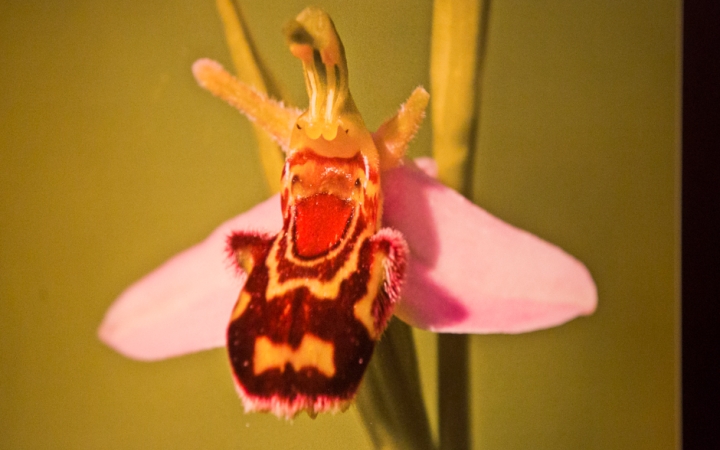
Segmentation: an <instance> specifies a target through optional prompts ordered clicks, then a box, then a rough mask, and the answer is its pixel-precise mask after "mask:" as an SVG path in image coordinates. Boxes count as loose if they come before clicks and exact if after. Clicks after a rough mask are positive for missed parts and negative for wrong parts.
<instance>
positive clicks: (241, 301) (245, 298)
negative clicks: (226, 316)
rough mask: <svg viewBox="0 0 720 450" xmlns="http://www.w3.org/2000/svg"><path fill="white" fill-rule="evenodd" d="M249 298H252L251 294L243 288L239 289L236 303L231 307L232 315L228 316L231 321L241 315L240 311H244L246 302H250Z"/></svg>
mask: <svg viewBox="0 0 720 450" xmlns="http://www.w3.org/2000/svg"><path fill="white" fill-rule="evenodd" d="M250 300H252V296H250V294H248V293H247V292H245V289H243V290H241V291H240V295H239V296H238V301H237V304H236V305H235V308H233V312H232V317H230V321H231V322H232V321H234V320H235V319H237V318H238V317H240V316H242V313H244V312H245V309H247V306H248V304H250Z"/></svg>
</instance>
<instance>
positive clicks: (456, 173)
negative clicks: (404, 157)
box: [430, 0, 481, 192]
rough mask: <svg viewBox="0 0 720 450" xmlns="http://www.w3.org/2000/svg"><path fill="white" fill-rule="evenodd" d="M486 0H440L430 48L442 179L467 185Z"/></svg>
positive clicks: (458, 186) (435, 147) (460, 186)
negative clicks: (481, 26) (481, 32)
mask: <svg viewBox="0 0 720 450" xmlns="http://www.w3.org/2000/svg"><path fill="white" fill-rule="evenodd" d="M480 5H481V2H479V1H477V0H436V1H435V3H434V6H433V24H432V46H431V53H430V88H431V89H430V90H431V91H432V93H433V101H432V105H431V108H432V128H433V157H434V158H435V159H436V161H437V163H438V168H439V178H440V180H441V181H442V182H443V183H445V184H446V185H447V186H450V187H451V188H453V189H455V190H457V191H461V192H462V191H463V190H464V183H465V170H466V165H465V163H466V161H467V160H468V154H469V149H470V145H471V144H472V142H470V137H471V136H470V130H471V126H472V122H473V120H474V118H475V95H476V94H475V86H476V69H477V43H478V30H479V24H480V12H481V7H480Z"/></svg>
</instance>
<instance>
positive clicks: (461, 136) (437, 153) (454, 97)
mask: <svg viewBox="0 0 720 450" xmlns="http://www.w3.org/2000/svg"><path fill="white" fill-rule="evenodd" d="M482 12H483V8H482V1H480V0H435V3H434V6H433V24H432V48H431V59H430V84H431V93H432V102H431V105H432V126H433V156H434V157H435V161H436V162H437V164H438V178H439V179H440V181H442V182H443V183H444V184H445V185H447V186H449V187H452V188H453V189H455V190H456V191H458V192H460V193H462V194H465V195H466V196H467V195H468V193H469V183H470V176H469V170H470V167H469V164H468V162H469V160H470V157H471V148H472V145H473V142H472V141H473V132H472V131H473V126H474V124H475V121H476V119H477V105H476V101H475V97H476V85H477V67H478V43H479V36H480V24H481V21H482V17H481V16H482ZM468 347H469V339H468V337H467V336H466V335H451V334H441V335H439V336H438V389H439V392H438V417H439V419H438V420H439V426H438V429H439V437H440V449H441V450H465V449H468V448H470V427H469V418H470V406H469V371H468V367H469V365H468Z"/></svg>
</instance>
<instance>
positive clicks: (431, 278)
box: [383, 166, 597, 333]
mask: <svg viewBox="0 0 720 450" xmlns="http://www.w3.org/2000/svg"><path fill="white" fill-rule="evenodd" d="M383 176H384V178H383V192H384V194H385V211H384V223H385V225H387V226H390V227H393V228H396V229H398V230H400V231H401V232H402V233H403V235H404V236H405V239H406V240H407V242H408V244H409V246H410V249H411V254H410V263H409V267H408V269H409V272H408V274H407V277H406V283H405V286H404V287H403V292H402V300H401V301H400V302H399V303H398V305H397V308H396V309H395V314H396V315H397V316H398V317H400V318H401V319H402V320H403V321H405V322H407V323H409V324H411V325H413V326H416V327H420V328H425V329H429V330H433V331H438V332H451V333H521V332H525V331H532V330H537V329H541V328H547V327H552V326H555V325H559V324H561V323H564V322H566V321H568V320H571V319H573V318H575V317H577V316H578V315H584V314H591V313H592V312H593V311H594V310H595V306H596V303H597V292H596V288H595V284H594V282H593V280H592V277H591V276H590V273H589V272H588V270H587V269H586V268H585V266H584V265H583V264H582V263H581V262H580V261H578V260H577V259H575V258H573V257H572V256H570V255H568V254H567V253H565V252H564V251H563V250H561V249H560V248H558V247H556V246H554V245H552V244H550V243H548V242H545V241H543V240H542V239H540V238H538V237H536V236H534V235H532V234H530V233H528V232H526V231H523V230H520V229H518V228H515V227H513V226H511V225H509V224H507V223H505V222H503V221H501V220H500V219H498V218H496V217H493V216H492V215H490V214H489V213H487V212H486V211H484V210H482V209H480V208H478V207H477V206H475V205H474V204H472V203H470V202H469V201H467V200H466V199H465V198H464V197H462V196H461V195H459V194H457V193H456V192H455V191H453V190H452V189H449V188H447V187H445V186H443V185H442V184H440V183H438V182H436V181H434V180H432V179H431V178H429V177H428V176H427V175H425V174H424V173H422V172H421V171H420V170H418V169H415V168H412V167H410V166H403V167H399V168H396V169H393V170H390V171H388V172H386V173H384V174H383Z"/></svg>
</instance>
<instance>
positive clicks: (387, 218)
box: [99, 8, 597, 417]
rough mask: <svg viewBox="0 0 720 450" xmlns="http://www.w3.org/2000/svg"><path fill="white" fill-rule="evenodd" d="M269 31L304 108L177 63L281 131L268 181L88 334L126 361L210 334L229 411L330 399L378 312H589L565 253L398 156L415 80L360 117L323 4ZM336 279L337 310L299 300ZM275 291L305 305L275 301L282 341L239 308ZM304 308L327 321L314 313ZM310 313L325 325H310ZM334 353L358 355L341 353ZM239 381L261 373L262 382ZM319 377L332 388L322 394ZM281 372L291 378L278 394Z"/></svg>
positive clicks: (451, 326) (292, 410) (464, 317)
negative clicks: (220, 358)
mask: <svg viewBox="0 0 720 450" xmlns="http://www.w3.org/2000/svg"><path fill="white" fill-rule="evenodd" d="M286 35H287V39H288V41H289V44H290V50H291V52H292V53H293V55H294V56H296V57H298V58H299V59H300V60H301V62H302V64H303V69H304V73H305V78H306V85H307V88H308V94H309V97H310V105H309V107H308V109H307V110H305V111H299V110H296V109H294V108H289V107H286V106H284V105H283V104H282V103H279V102H276V101H273V100H271V99H269V98H268V97H267V96H266V95H265V94H263V93H262V92H260V91H259V90H257V89H255V88H253V87H251V86H248V85H246V84H244V83H242V82H240V81H238V80H237V79H235V78H234V77H233V76H231V75H230V74H229V73H228V72H226V71H225V70H224V69H223V68H222V67H221V66H220V65H219V64H218V63H216V62H214V61H210V60H206V59H203V60H200V61H198V62H196V63H195V65H194V66H193V73H194V75H195V77H196V79H197V80H198V82H199V84H200V85H201V86H203V87H204V88H206V89H208V90H209V91H210V92H212V93H213V94H215V95H216V96H218V97H220V98H222V99H224V100H225V101H227V102H228V103H230V104H231V105H232V106H234V107H236V108H237V109H239V110H240V111H241V112H242V113H244V114H245V115H246V116H247V117H248V118H250V119H251V120H252V121H253V122H254V123H255V125H257V126H259V127H260V128H262V129H263V130H264V131H265V132H266V133H267V134H268V135H270V136H271V137H272V138H273V139H274V140H275V141H276V142H277V143H278V144H279V145H280V146H281V147H283V149H284V150H285V152H286V155H287V159H286V162H285V166H284V169H283V176H282V182H281V192H280V193H279V194H276V195H274V196H272V197H270V198H269V199H268V200H266V201H264V202H262V203H260V204H258V205H257V206H255V207H254V208H252V209H250V210H249V211H246V212H244V213H242V214H240V215H238V216H237V217H235V218H232V219H230V220H228V221H227V222H225V223H223V224H221V225H220V226H219V227H218V228H217V229H216V230H215V231H213V232H212V233H211V234H210V235H209V236H208V237H207V238H206V239H205V240H204V241H202V242H200V243H199V244H197V245H195V246H193V247H191V248H189V249H187V250H185V251H183V252H181V253H180V254H178V255H176V256H174V257H172V258H171V259H170V260H168V261H167V262H165V263H164V264H163V265H161V266H160V267H159V268H157V269H156V270H155V271H153V272H152V273H150V274H148V275H147V276H145V277H144V278H142V279H141V280H139V281H137V282H136V283H135V284H133V285H132V286H130V287H129V288H127V289H126V290H125V291H124V292H123V293H122V294H121V295H120V296H119V298H118V299H117V300H116V301H115V303H114V304H113V305H112V306H111V308H110V309H109V310H108V312H107V314H106V316H105V318H104V320H103V322H102V325H101V327H100V330H99V336H100V338H101V340H102V341H103V342H105V343H106V344H107V345H109V346H110V347H112V348H113V349H115V350H117V351H118V352H120V353H122V354H123V355H125V356H127V357H130V358H134V359H139V360H160V359H164V358H170V357H174V356H179V355H183V354H188V353H192V352H197V351H202V350H207V349H212V348H216V347H225V346H227V347H228V348H229V351H230V356H231V360H232V363H231V364H232V366H233V371H234V373H235V380H236V386H237V387H238V390H239V392H240V395H241V396H242V397H243V400H244V403H245V407H246V410H269V411H272V412H274V413H275V414H277V415H279V416H284V417H292V416H294V415H295V414H296V413H298V412H299V411H302V410H307V411H308V412H309V413H311V414H314V413H316V412H322V411H337V410H339V409H343V408H345V407H346V406H347V404H348V402H349V401H351V400H352V398H353V396H354V393H355V389H357V384H358V383H359V379H360V378H361V377H362V373H363V370H364V368H365V367H366V365H367V362H368V361H367V360H368V359H369V357H370V355H371V354H372V348H373V346H374V342H376V341H377V340H378V339H379V338H380V335H381V334H382V331H383V329H384V327H385V326H386V324H387V320H389V318H390V315H391V314H394V315H395V316H397V317H398V318H399V319H400V320H402V321H404V322H406V323H408V324H409V325H412V326H414V327H419V328H422V329H426V330H431V331H434V332H439V333H521V332H527V331H532V330H538V329H542V328H548V327H552V326H556V325H559V324H562V323H564V322H567V321H569V320H571V319H573V318H575V317H578V316H580V315H587V314H591V313H592V312H593V311H594V310H595V307H596V302H597V294H596V288H595V285H594V282H593V280H592V277H591V276H590V274H589V272H588V270H587V269H586V268H585V266H584V265H583V264H582V263H581V262H580V261H578V260H577V259H575V258H574V257H572V256H570V255H569V254H567V253H566V252H564V251H563V250H562V249H560V248H558V247H557V246H555V245H553V244H550V243H548V242H546V241H544V240H542V239H540V238H539V237H537V236H534V235H532V234H530V233H528V232H526V231H523V230H521V229H518V228H516V227H514V226H512V225H509V224H507V223H505V222H503V221H502V220H500V219H498V218H496V217H494V216H492V215H491V214H489V213H488V212H486V211H484V210H483V209H481V208H480V207H478V206H476V205H474V204H473V203H471V202H470V201H468V200H466V199H465V198H464V197H462V196H461V195H460V194H458V193H457V192H455V191H454V190H453V189H450V188H448V187H446V186H444V185H443V184H441V183H440V182H438V181H437V180H436V179H435V178H434V174H435V172H436V170H435V167H434V163H433V162H432V160H429V159H419V160H417V161H410V160H408V159H406V158H405V150H406V148H407V146H408V143H409V141H410V140H411V139H412V137H413V136H414V135H415V132H416V131H417V129H418V127H419V125H420V122H421V121H422V118H423V116H424V110H425V107H426V105H427V103H428V99H429V96H428V94H427V92H425V91H424V90H423V89H422V88H418V89H416V90H415V91H414V92H413V93H412V95H411V96H410V98H409V99H408V101H407V102H406V103H405V104H404V105H403V106H402V107H401V108H400V110H399V112H398V113H397V114H396V115H395V116H394V117H392V118H391V119H390V120H388V121H386V122H385V123H384V124H383V125H382V126H381V127H380V128H379V129H378V130H377V131H376V132H375V133H369V132H367V130H366V129H365V126H364V123H363V122H362V119H361V117H360V115H359V112H357V109H356V108H355V105H354V102H353V101H352V97H351V96H350V92H349V89H348V78H347V66H346V64H345V54H344V50H343V47H342V43H341V42H340V40H339V38H338V36H337V33H336V32H335V28H334V25H333V24H332V22H331V21H330V19H329V17H328V16H327V15H326V14H325V13H324V12H322V11H320V10H317V9H313V8H308V9H306V10H305V11H303V13H301V14H300V16H298V18H297V19H296V20H295V21H293V22H292V23H291V25H290V26H288V28H287V29H286ZM363 227H365V228H363ZM353 230H354V231H353ZM285 236H287V239H286V238H285ZM352 236H355V237H352ZM353 239H355V240H353ZM284 242H287V243H288V244H284ZM283 245H288V246H289V247H287V248H285V247H283ZM291 250H292V251H291ZM345 251H347V254H345V253H343V252H345ZM283 252H286V253H283ZM288 252H289V253H288ZM293 252H294V253H293ZM285 254H287V255H289V256H287V258H288V259H287V261H290V262H287V261H286V260H285V259H283V258H286V256H284V255H285ZM335 254H337V255H338V256H333V255H335ZM318 255H319V256H318ZM342 255H346V256H342ZM273 258H274V259H273ZM313 258H315V259H313ZM317 258H320V260H321V261H320V260H319V259H317ZM343 258H344V259H343ZM353 258H354V259H353ZM316 260H317V261H320V262H318V263H317V264H320V263H322V264H325V265H326V266H328V267H329V266H333V264H335V263H336V262H337V265H338V267H339V266H340V265H341V266H342V268H341V269H337V273H339V274H340V275H337V276H335V278H333V279H332V280H335V281H332V280H331V281H328V279H329V278H327V277H326V278H323V277H325V272H322V273H321V272H319V271H320V269H313V268H312V267H315V266H312V264H315V263H314V262H313V263H312V264H311V262H312V261H316ZM293 261H294V262H293ZM308 261H311V262H308ZM338 261H339V262H338ZM362 261H366V262H362ZM286 263H287V264H290V263H292V264H295V265H294V266H293V267H295V268H294V269H287V268H286V266H285V265H283V264H286ZM353 264H354V265H353ZM308 265H309V266H308ZM301 266H302V267H305V266H308V267H310V266H312V267H311V268H310V269H302V270H305V271H304V272H303V271H302V270H300V269H299V268H298V267H301ZM287 267H289V266H287ZM317 267H320V266H317ZM323 267H325V266H323ZM333 267H335V266H333ZM346 267H347V269H344V268H346ZM293 270H294V271H295V272H292V271H293ZM323 270H325V269H323ZM327 270H331V269H327ZM332 270H336V269H332ZM343 270H344V271H343ZM291 272H292V274H295V275H288V274H290V273H291ZM333 273H335V272H333ZM297 274H300V275H297ZM283 277H285V278H283ZM293 277H294V278H293ZM353 277H356V278H357V280H364V281H362V282H360V281H358V282H357V283H360V284H359V285H360V286H361V287H362V289H361V290H360V291H358V292H360V293H358V294H357V298H355V297H352V295H356V294H355V291H352V293H351V294H347V295H350V297H348V298H351V301H350V300H349V301H350V303H349V305H350V306H349V308H350V309H349V311H350V312H349V313H348V314H345V315H344V313H343V312H342V311H340V312H333V313H332V314H330V313H321V312H319V311H320V310H319V309H313V308H316V306H313V305H316V304H322V306H323V307H325V306H326V304H329V303H332V302H328V301H326V300H327V299H328V298H332V299H336V298H337V299H340V298H341V296H342V295H343V294H336V293H334V294H330V293H329V292H335V291H338V290H339V291H342V290H343V289H345V288H344V286H348V285H350V284H352V283H354V282H355V281H352V280H355V279H356V278H353ZM363 277H364V278H363ZM287 280H290V281H287ZM293 280H296V281H293ZM297 280H299V281H297ZM291 281H292V282H291ZM333 289H335V291H333ZM358 289H359V288H358ZM343 292H344V291H343ZM270 293H272V295H271V294H270ZM374 293H375V294H374ZM283 296H285V297H283ZM335 296H337V297H335ZM300 297H302V298H300ZM279 298H292V299H299V300H297V302H299V303H297V304H296V303H292V302H290V301H289V300H288V301H289V302H290V303H288V304H287V305H286V310H289V309H290V308H291V306H290V305H291V303H292V305H296V306H297V305H300V306H297V308H299V309H298V310H297V311H304V312H302V313H301V312H293V313H292V314H290V313H288V314H290V315H291V316H292V319H291V320H290V322H289V325H287V326H288V327H290V328H292V327H293V326H294V327H296V328H298V327H299V328H302V329H301V330H300V332H299V334H298V335H297V336H296V338H293V339H294V340H292V339H291V338H287V339H288V340H287V341H283V340H282V339H280V338H277V337H273V336H275V335H273V334H272V332H271V331H272V330H271V331H268V329H267V328H273V327H276V326H277V327H280V326H281V325H280V324H281V323H285V322H283V320H285V319H283V318H284V317H285V316H283V315H282V314H284V313H283V312H279V313H278V314H280V315H279V316H277V324H276V323H275V322H273V321H272V320H268V319H266V318H263V319H261V318H260V317H266V316H262V314H265V313H262V314H260V313H257V314H259V315H258V316H257V317H256V316H253V315H252V314H255V312H256V311H258V310H259V309H262V308H265V307H266V306H265V305H269V304H271V303H272V302H275V304H279V303H277V302H278V301H279V300H277V299H279ZM343 298H344V297H343ZM366 298H367V299H368V300H367V303H363V302H364V301H365V300H364V299H366ZM273 299H275V300H273ZM352 299H354V300H352ZM293 301H294V300H293ZM338 301H339V300H338ZM343 301H344V300H343ZM313 302H314V303H313ZM353 302H354V303H353ZM338 304H339V303H338ZM363 305H365V306H363ZM294 307H295V306H293V308H294ZM268 308H269V307H268ZM317 308H319V307H317ZM328 308H329V307H328ZM251 310H252V311H251ZM253 311H255V312H253ZM263 311H264V309H263ZM293 311H295V310H293ZM308 311H310V312H308ZM323 311H324V310H323ZM303 314H304V315H303ZM322 314H326V315H325V316H322ZM328 314H329V315H328ZM333 314H334V315H333ZM300 315H303V316H302V317H303V319H302V320H300V319H298V317H299V316H300ZM346 316H347V317H346ZM319 317H325V319H324V320H326V321H325V322H323V323H318V324H315V322H317V320H319V319H317V320H316V318H319ZM328 317H329V318H330V319H332V323H329V322H327V318H328ZM340 317H342V319H340ZM348 317H349V318H348ZM299 322H302V326H301V325H298V323H299ZM355 322H357V323H355ZM228 323H230V327H228ZM313 327H317V329H316V328H313ZM326 329H332V330H334V331H333V332H332V333H334V334H332V335H327V336H325V334H323V333H325V332H324V331H318V330H326ZM289 333H290V334H291V335H292V332H289ZM328 333H329V332H328ZM321 335H322V336H324V337H322V336H321ZM267 336H270V337H267ZM301 338H302V339H301ZM279 339H280V340H279ZM341 341H342V342H341ZM350 343H352V345H350ZM346 344H347V345H346ZM353 345H354V347H353ZM346 347H347V348H350V350H343V351H342V355H340V353H341V352H340V350H339V349H345V348H346ZM361 348H362V350H361ZM348 352H350V353H348ZM356 352H357V353H356ZM348 354H349V355H350V356H351V357H352V358H354V359H353V361H352V363H353V364H357V365H359V366H361V368H358V369H351V368H348V364H349V363H347V362H342V361H341V359H342V358H343V357H344V356H343V355H348ZM253 355H254V356H253ZM259 355H261V356H259ZM358 355H360V356H358ZM348 358H350V357H348ZM248 367H249V368H248ZM246 369H247V370H246ZM248 370H249V372H248ZM356 372H357V373H356ZM270 373H272V374H274V375H273V376H274V377H275V378H271V377H270V375H267V374H270ZM290 373H292V374H294V375H293V376H294V377H295V378H290V375H289V374H290ZM350 373H352V376H351V375H348V374H350ZM266 375H267V377H270V378H267V377H266ZM263 377H266V378H263ZM320 378H322V379H324V380H331V381H333V382H335V381H337V380H338V379H340V378H342V379H343V380H346V381H343V382H341V383H340V384H339V386H340V387H337V386H338V385H337V383H335V384H332V383H330V384H326V385H323V387H322V389H321V390H322V392H324V393H325V394H319V393H317V392H316V391H315V390H313V389H316V386H317V383H318V382H317V380H318V379H320ZM350 379H351V380H350ZM258 380H260V381H258ZM347 380H350V381H347ZM288 383H290V384H288ZM328 383H329V382H328ZM256 384H257V385H262V386H263V387H262V389H270V388H268V387H267V386H271V385H272V386H275V387H273V388H272V389H274V390H272V393H267V392H265V391H263V390H262V389H261V388H259V387H257V386H256ZM330 385H332V386H334V387H332V389H336V388H337V389H336V391H337V392H336V391H333V393H332V394H327V392H329V391H328V389H331V388H330V387H328V386H330ZM278 386H279V387H278ZM283 386H285V387H287V386H290V387H288V388H287V389H289V390H292V391H293V392H294V393H293V394H279V392H280V391H282V389H283ZM317 389H320V388H317ZM297 392H300V394H297ZM318 392H319V391H318Z"/></svg>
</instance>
